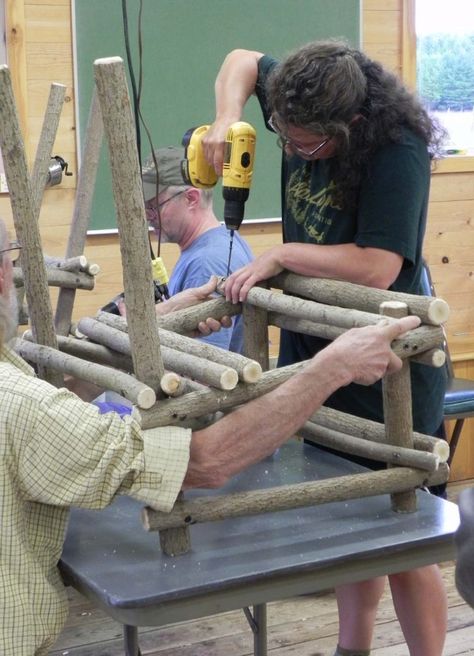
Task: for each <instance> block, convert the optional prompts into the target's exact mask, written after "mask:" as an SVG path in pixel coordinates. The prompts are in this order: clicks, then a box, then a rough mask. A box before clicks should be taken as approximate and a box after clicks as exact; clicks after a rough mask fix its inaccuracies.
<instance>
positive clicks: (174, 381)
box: [160, 371, 186, 396]
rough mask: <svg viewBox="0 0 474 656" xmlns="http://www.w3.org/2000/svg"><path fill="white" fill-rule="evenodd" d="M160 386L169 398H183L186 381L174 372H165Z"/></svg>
mask: <svg viewBox="0 0 474 656" xmlns="http://www.w3.org/2000/svg"><path fill="white" fill-rule="evenodd" d="M160 386H161V389H162V390H163V392H164V393H165V394H166V395H167V396H182V395H183V394H184V390H185V387H186V383H185V382H184V379H183V378H182V377H181V376H180V375H179V374H177V373H175V372H174V371H165V373H164V374H163V377H162V379H161V381H160Z"/></svg>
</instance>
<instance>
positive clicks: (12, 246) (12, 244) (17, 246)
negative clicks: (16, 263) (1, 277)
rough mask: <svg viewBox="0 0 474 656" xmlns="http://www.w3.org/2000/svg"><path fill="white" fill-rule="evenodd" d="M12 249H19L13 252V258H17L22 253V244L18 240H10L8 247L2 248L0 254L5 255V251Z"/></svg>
mask: <svg viewBox="0 0 474 656" xmlns="http://www.w3.org/2000/svg"><path fill="white" fill-rule="evenodd" d="M12 251H18V252H17V253H13V255H12V260H16V259H17V257H18V256H19V255H20V251H21V246H20V244H19V243H18V242H17V241H11V242H9V246H8V248H2V249H1V250H0V255H3V254H4V253H9V252H12Z"/></svg>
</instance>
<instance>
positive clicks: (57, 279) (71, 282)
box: [13, 247, 95, 312]
mask: <svg viewBox="0 0 474 656" xmlns="http://www.w3.org/2000/svg"><path fill="white" fill-rule="evenodd" d="M24 252H25V249H24V247H23V254H24ZM25 260H26V258H25V257H24V255H22V258H21V261H22V265H23V266H22V268H20V267H14V268H13V282H14V284H15V287H21V286H22V285H23V284H24V282H25V271H24V269H25ZM45 278H46V284H47V285H50V286H51V287H64V288H67V289H89V290H90V289H94V284H95V279H94V276H90V275H89V274H88V273H84V272H83V271H77V272H72V271H62V270H61V269H57V268H54V269H52V268H50V267H48V268H47V269H46V270H45ZM25 286H26V285H25ZM28 306H29V302H28ZM30 312H31V310H30Z"/></svg>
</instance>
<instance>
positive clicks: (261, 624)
mask: <svg viewBox="0 0 474 656" xmlns="http://www.w3.org/2000/svg"><path fill="white" fill-rule="evenodd" d="M243 611H244V614H245V617H246V618H247V621H248V623H249V625H250V628H251V629H252V633H253V653H254V656H267V605H266V604H257V605H256V606H254V607H253V615H252V613H251V611H250V609H249V608H247V607H245V608H244V609H243Z"/></svg>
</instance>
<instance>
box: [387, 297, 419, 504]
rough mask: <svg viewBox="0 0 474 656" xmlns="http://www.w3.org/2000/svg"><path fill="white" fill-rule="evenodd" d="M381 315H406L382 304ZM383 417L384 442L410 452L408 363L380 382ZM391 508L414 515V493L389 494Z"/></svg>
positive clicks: (396, 305)
mask: <svg viewBox="0 0 474 656" xmlns="http://www.w3.org/2000/svg"><path fill="white" fill-rule="evenodd" d="M380 314H383V315H386V316H387V317H393V318H397V319H399V318H401V317H405V316H407V314H408V307H407V305H406V303H402V302H401V301H384V302H383V303H381V304H380ZM382 394H383V416H384V423H385V434H386V436H387V442H388V443H389V444H393V445H395V446H403V447H407V448H413V414H412V397H411V380H410V363H409V361H407V360H405V361H404V362H403V365H402V368H401V369H400V371H397V372H395V373H392V374H390V375H387V376H385V377H384V378H383V379H382ZM392 508H393V510H395V511H396V512H415V510H416V494H415V490H406V491H403V492H400V493H394V494H392Z"/></svg>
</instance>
